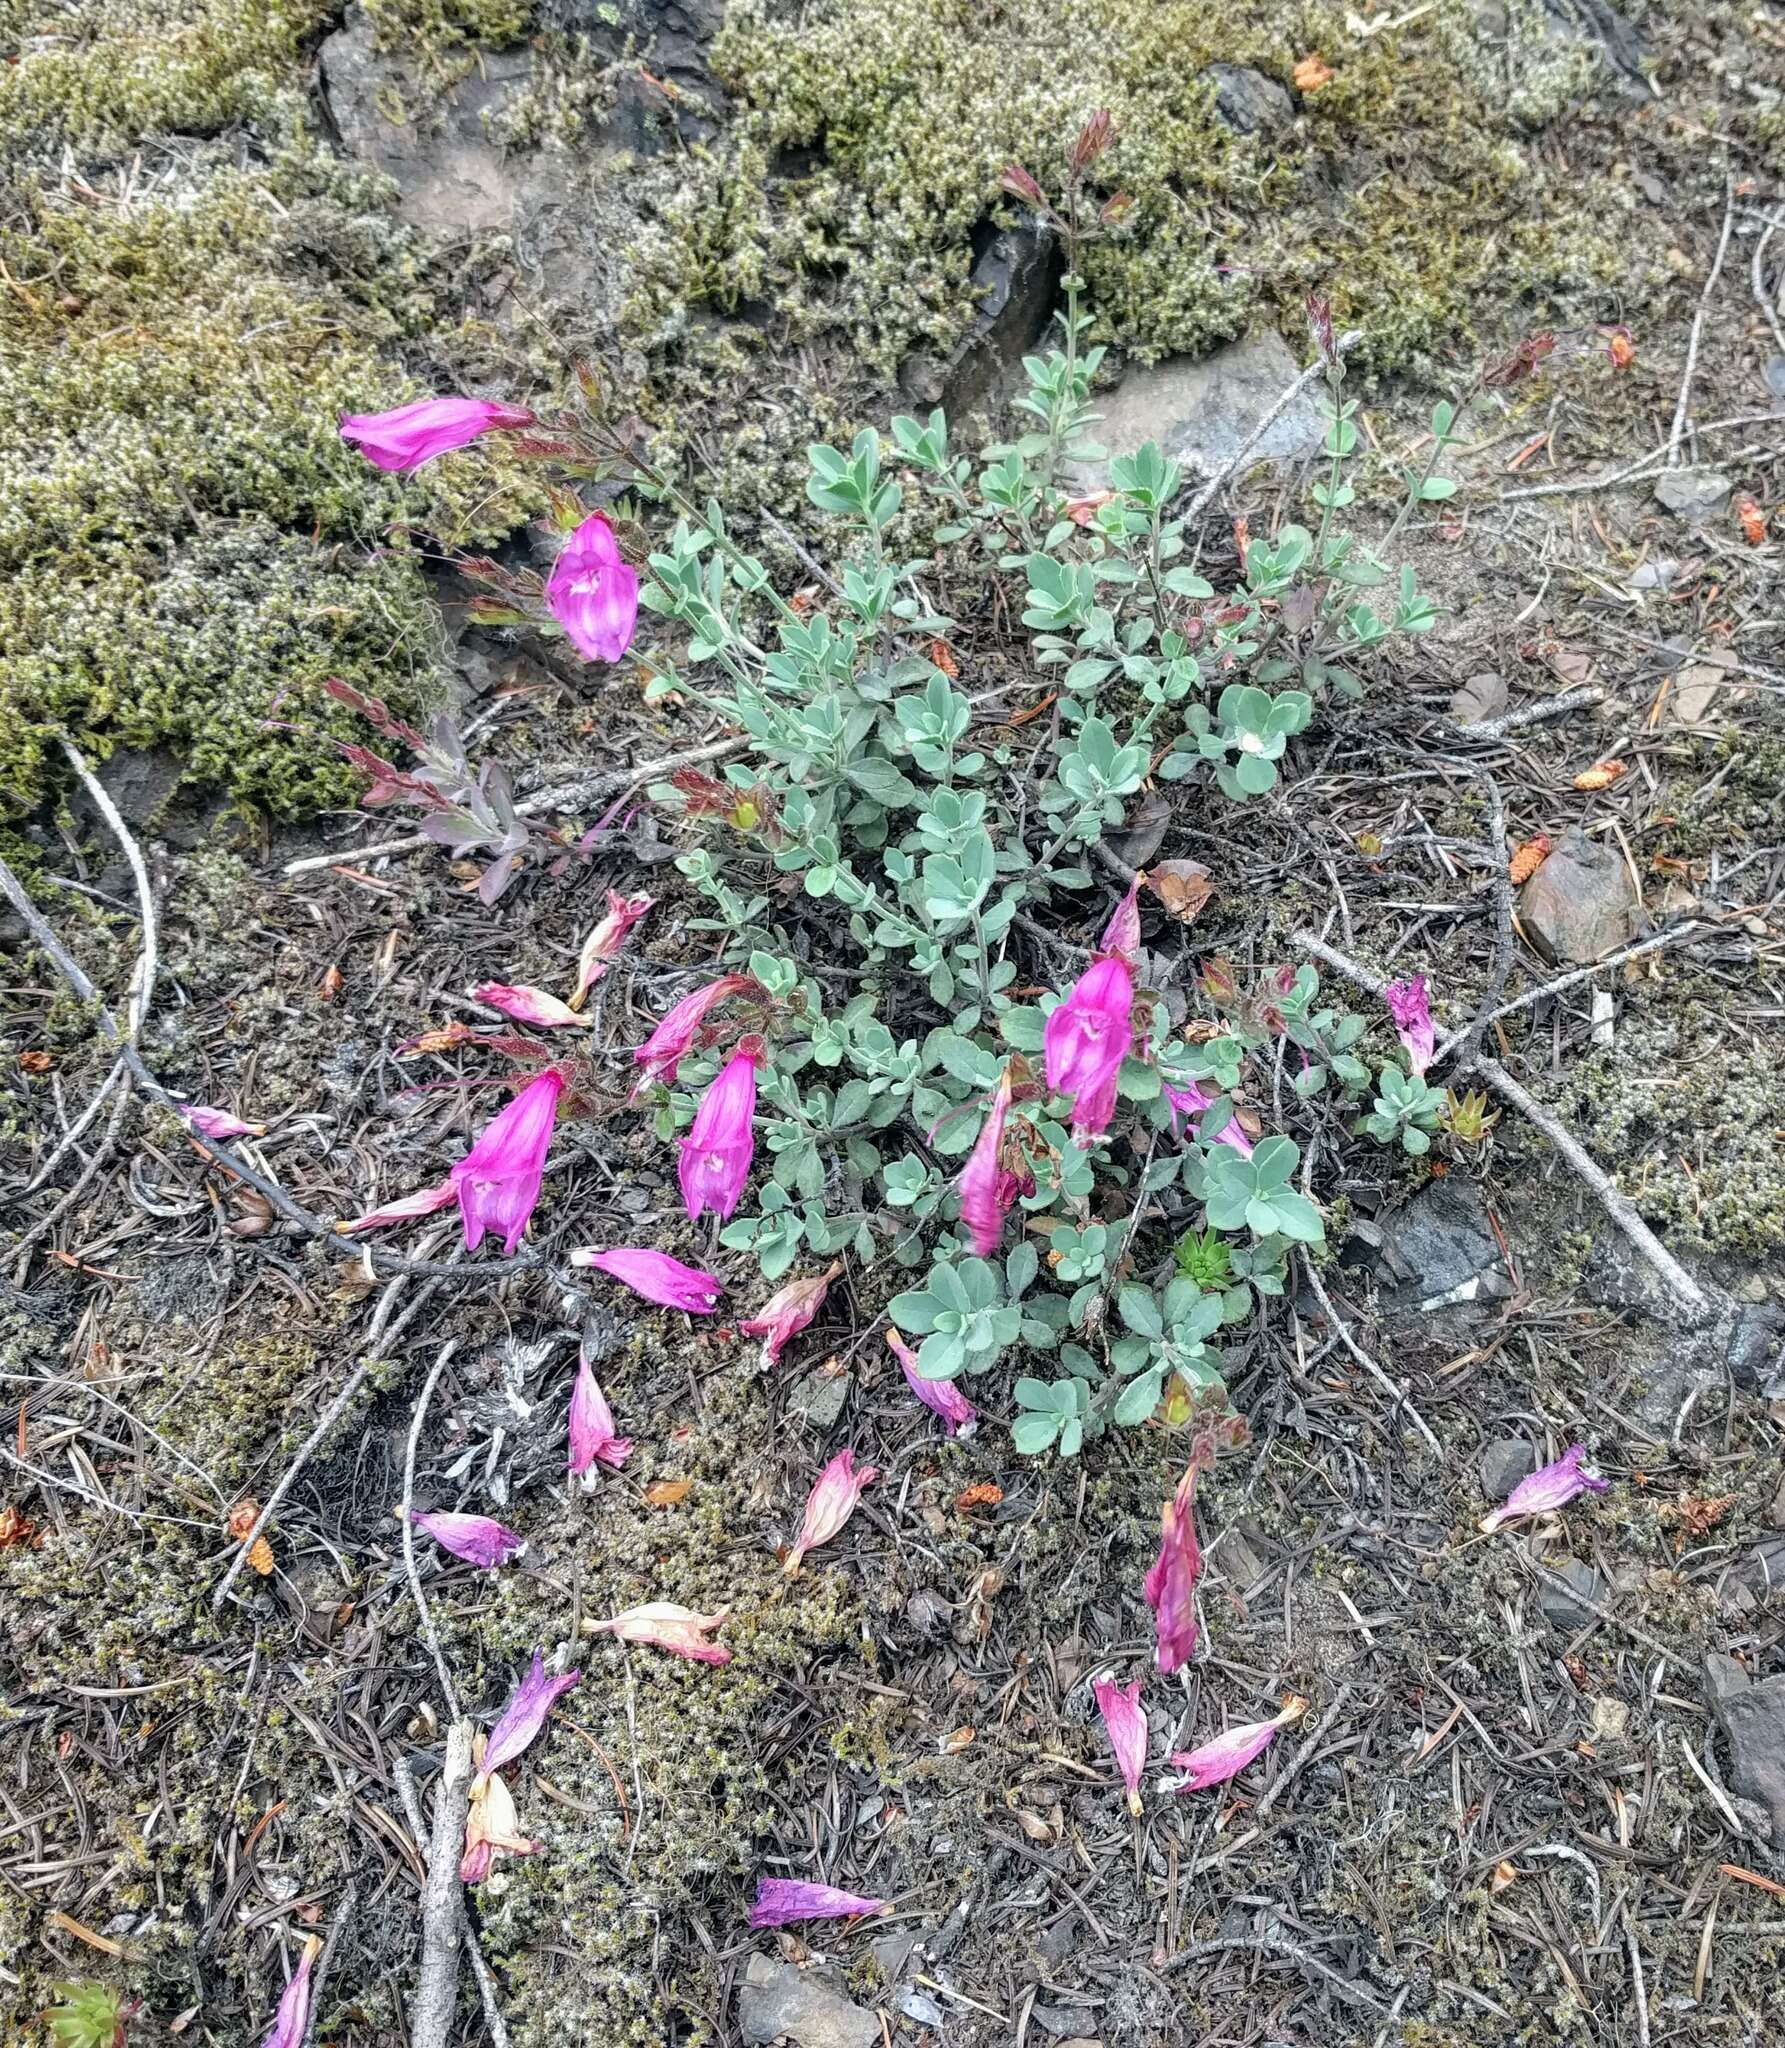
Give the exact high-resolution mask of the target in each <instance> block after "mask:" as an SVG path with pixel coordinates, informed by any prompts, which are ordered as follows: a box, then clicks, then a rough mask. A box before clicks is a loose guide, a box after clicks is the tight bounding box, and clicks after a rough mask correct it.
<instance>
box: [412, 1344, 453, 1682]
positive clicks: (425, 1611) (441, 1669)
mask: <svg viewBox="0 0 1785 2048" xmlns="http://www.w3.org/2000/svg"><path fill="white" fill-rule="evenodd" d="M458 1348H459V1340H458V1339H457V1338H456V1337H452V1338H449V1339H448V1340H447V1342H446V1343H445V1344H443V1345H442V1346H441V1347H440V1355H439V1357H438V1358H436V1359H435V1360H434V1364H433V1367H432V1369H431V1370H430V1372H429V1374H428V1377H427V1381H426V1383H425V1384H424V1386H423V1387H422V1390H421V1393H420V1394H419V1396H418V1397H417V1399H416V1403H415V1414H414V1415H413V1416H412V1417H411V1419H410V1423H409V1446H408V1449H407V1450H406V1451H405V1452H404V1454H403V1507H402V1515H403V1569H404V1570H405V1571H406V1572H407V1573H408V1574H409V1590H410V1591H411V1592H412V1593H413V1594H414V1595H415V1610H416V1613H417V1614H418V1615H419V1616H420V1619H421V1632H422V1635H423V1636H424V1637H425V1638H426V1641H427V1645H428V1648H429V1649H430V1650H432V1651H433V1653H434V1669H435V1671H436V1672H437V1673H438V1674H439V1678H440V1691H441V1694H442V1696H443V1697H444V1698H445V1700H446V1709H447V1712H448V1713H449V1714H451V1715H452V1717H453V1719H454V1720H455V1721H456V1720H457V1719H458V1714H459V1696H458V1694H457V1693H456V1692H455V1691H454V1690H453V1683H452V1673H451V1672H450V1671H449V1670H448V1669H447V1668H446V1653H445V1652H444V1651H443V1650H442V1649H441V1647H440V1637H439V1634H438V1632H437V1631H436V1630H435V1627H434V1617H433V1614H432V1613H431V1612H430V1610H429V1607H428V1600H427V1595H426V1594H425V1593H424V1592H423V1591H422V1589H421V1574H420V1572H418V1571H417V1570H416V1568H415V1453H416V1449H417V1447H418V1446H419V1444H420V1443H421V1431H422V1424H423V1423H424V1422H425V1421H426V1420H427V1415H428V1403H429V1402H430V1401H431V1400H432V1399H433V1398H434V1389H435V1387H436V1386H437V1385H438V1384H439V1380H440V1375H441V1374H442V1373H443V1372H444V1371H445V1370H446V1367H447V1363H448V1361H449V1360H450V1359H451V1357H452V1355H453V1353H454V1352H455V1351H457V1349H458Z"/></svg>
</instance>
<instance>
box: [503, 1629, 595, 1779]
mask: <svg viewBox="0 0 1785 2048" xmlns="http://www.w3.org/2000/svg"><path fill="white" fill-rule="evenodd" d="M582 1675H583V1674H582V1673H581V1672H580V1671H566V1672H565V1673H564V1675H563V1676H562V1677H561V1678H548V1677H547V1676H546V1670H545V1652H544V1651H543V1650H535V1651H534V1652H533V1662H532V1664H531V1666H530V1667H529V1669H528V1672H527V1675H526V1677H525V1678H523V1679H522V1680H521V1682H520V1684H519V1685H517V1686H516V1687H515V1689H514V1693H513V1696H512V1697H511V1698H510V1700H509V1702H508V1705H507V1707H506V1708H504V1710H503V1714H502V1718H501V1720H500V1721H498V1722H497V1723H496V1725H495V1727H494V1728H492V1729H491V1730H490V1739H489V1742H488V1744H487V1745H486V1747H485V1749H484V1753H483V1772H482V1775H483V1776H484V1777H486V1778H487V1777H490V1776H492V1775H493V1774H494V1773H495V1772H497V1771H499V1770H500V1769H501V1768H502V1766H503V1765H504V1764H511V1763H513V1762H514V1760H515V1758H516V1757H517V1756H519V1755H521V1753H522V1752H523V1751H524V1750H525V1749H526V1748H527V1747H528V1745H529V1744H530V1743H531V1742H532V1741H533V1738H534V1737H535V1736H536V1735H537V1734H538V1733H539V1731H540V1729H542V1728H543V1727H544V1726H545V1721H546V1716H547V1715H548V1714H549V1713H550V1712H551V1710H552V1708H553V1707H554V1706H555V1705H556V1704H557V1702H558V1699H559V1698H560V1696H561V1695H562V1694H564V1693H567V1692H568V1691H569V1690H570V1688H571V1687H572V1686H573V1685H575V1684H576V1683H577V1682H578V1681H579V1680H580V1679H581V1677H582Z"/></svg>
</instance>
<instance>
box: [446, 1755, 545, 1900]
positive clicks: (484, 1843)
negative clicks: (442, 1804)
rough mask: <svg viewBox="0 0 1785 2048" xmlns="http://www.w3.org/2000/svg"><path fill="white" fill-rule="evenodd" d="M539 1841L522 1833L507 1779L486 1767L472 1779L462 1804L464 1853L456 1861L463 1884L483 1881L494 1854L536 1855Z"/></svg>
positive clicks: (485, 1757) (485, 1758)
mask: <svg viewBox="0 0 1785 2048" xmlns="http://www.w3.org/2000/svg"><path fill="white" fill-rule="evenodd" d="M539 1848H540V1845H539V1844H538V1843H537V1842H534V1841H530V1840H529V1839H528V1838H527V1836H525V1835H523V1834H522V1833H521V1817H520V1815H519V1814H518V1813H517V1812H516V1811H515V1806H514V1794H513V1793H512V1792H511V1791H509V1789H508V1786H507V1784H506V1782H505V1781H504V1780H503V1779H502V1778H501V1777H500V1776H498V1775H497V1774H496V1773H495V1772H493V1771H492V1770H491V1769H490V1768H489V1752H488V1750H486V1751H485V1752H484V1768H483V1769H482V1770H481V1771H480V1772H479V1773H478V1775H477V1776H476V1777H475V1778H473V1779H472V1781H471V1797H470V1800H469V1802H468V1803H467V1805H466V1808H465V1853H464V1855H463V1856H462V1857H461V1858H460V1861H459V1879H460V1882H461V1883H463V1884H482V1882H483V1881H484V1879H485V1878H486V1877H488V1876H489V1874H490V1868H491V1866H492V1865H493V1864H494V1862H495V1860H496V1858H497V1856H499V1855H502V1856H537V1855H538V1854H539Z"/></svg>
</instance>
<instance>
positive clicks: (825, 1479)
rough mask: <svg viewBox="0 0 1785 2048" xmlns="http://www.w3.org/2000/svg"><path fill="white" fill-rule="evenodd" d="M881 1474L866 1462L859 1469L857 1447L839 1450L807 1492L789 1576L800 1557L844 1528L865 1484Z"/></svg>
mask: <svg viewBox="0 0 1785 2048" xmlns="http://www.w3.org/2000/svg"><path fill="white" fill-rule="evenodd" d="M879 1477H880V1468H879V1467H878V1466H877V1465H864V1466H863V1467H862V1468H861V1470H860V1471H859V1472H858V1471H857V1470H856V1468H855V1453H854V1452H853V1451H839V1452H838V1453H837V1455H836V1456H835V1457H834V1458H833V1459H832V1460H831V1461H830V1463H829V1464H828V1465H827V1466H825V1468H824V1470H823V1471H822V1472H820V1473H819V1475H818V1478H817V1480H816V1482H815V1483H814V1485H813V1487H812V1491H811V1493H810V1494H809V1495H808V1496H807V1500H806V1518H805V1520H804V1521H803V1522H801V1524H800V1533H799V1534H798V1536H796V1537H795V1538H794V1543H793V1548H792V1549H791V1550H790V1551H789V1552H788V1553H787V1562H786V1564H785V1565H784V1566H783V1570H784V1571H785V1572H786V1573H787V1576H788V1577H789V1578H791V1577H792V1576H793V1574H794V1573H795V1572H797V1571H798V1570H799V1568H800V1561H801V1560H802V1559H803V1558H804V1556H805V1554H806V1552H807V1551H808V1550H816V1549H817V1548H818V1546H819V1545H820V1544H821V1543H828V1542H829V1541H830V1540H831V1538H832V1537H833V1536H835V1535H836V1534H837V1533H838V1531H839V1530H841V1529H842V1527H843V1525H844V1524H845V1523H846V1522H847V1521H848V1520H849V1517H850V1516H851V1515H853V1514H854V1513H855V1509H856V1503H857V1502H858V1501H859V1500H860V1499H861V1497H862V1488H863V1487H864V1486H871V1485H872V1484H873V1483H874V1481H875V1480H876V1479H878V1478H879Z"/></svg>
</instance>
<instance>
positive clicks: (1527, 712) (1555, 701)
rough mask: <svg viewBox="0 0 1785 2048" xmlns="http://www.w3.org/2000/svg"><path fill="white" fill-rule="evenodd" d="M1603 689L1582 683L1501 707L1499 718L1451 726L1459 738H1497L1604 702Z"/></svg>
mask: <svg viewBox="0 0 1785 2048" xmlns="http://www.w3.org/2000/svg"><path fill="white" fill-rule="evenodd" d="M1604 701H1605V692H1604V691H1603V690H1602V689H1601V688H1600V687H1599V685H1598V684H1597V683H1583V684H1582V685H1581V686H1580V688H1579V689H1578V690H1564V691H1563V692H1562V694H1561V695H1560V696H1559V697H1545V698H1544V700H1543V702H1542V703H1541V704H1526V705H1524V706H1523V707H1522V708H1521V709H1520V710H1517V711H1502V712H1501V714H1500V715H1499V717H1498V718H1483V719H1480V720H1478V721H1477V722H1476V723H1475V724H1474V725H1458V726H1453V728H1452V730H1453V731H1455V733H1456V734H1457V736H1458V737H1459V738H1460V739H1465V740H1497V739H1503V738H1505V736H1506V734H1507V733H1509V732H1518V731H1520V730H1521V729H1522V728H1523V727H1525V726H1527V725H1546V724H1547V723H1548V722H1549V720H1550V719H1552V718H1565V717H1566V716H1567V715H1568V713H1569V712H1570V711H1585V710H1586V709H1587V708H1588V706H1589V705H1593V704H1603V703H1604Z"/></svg>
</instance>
